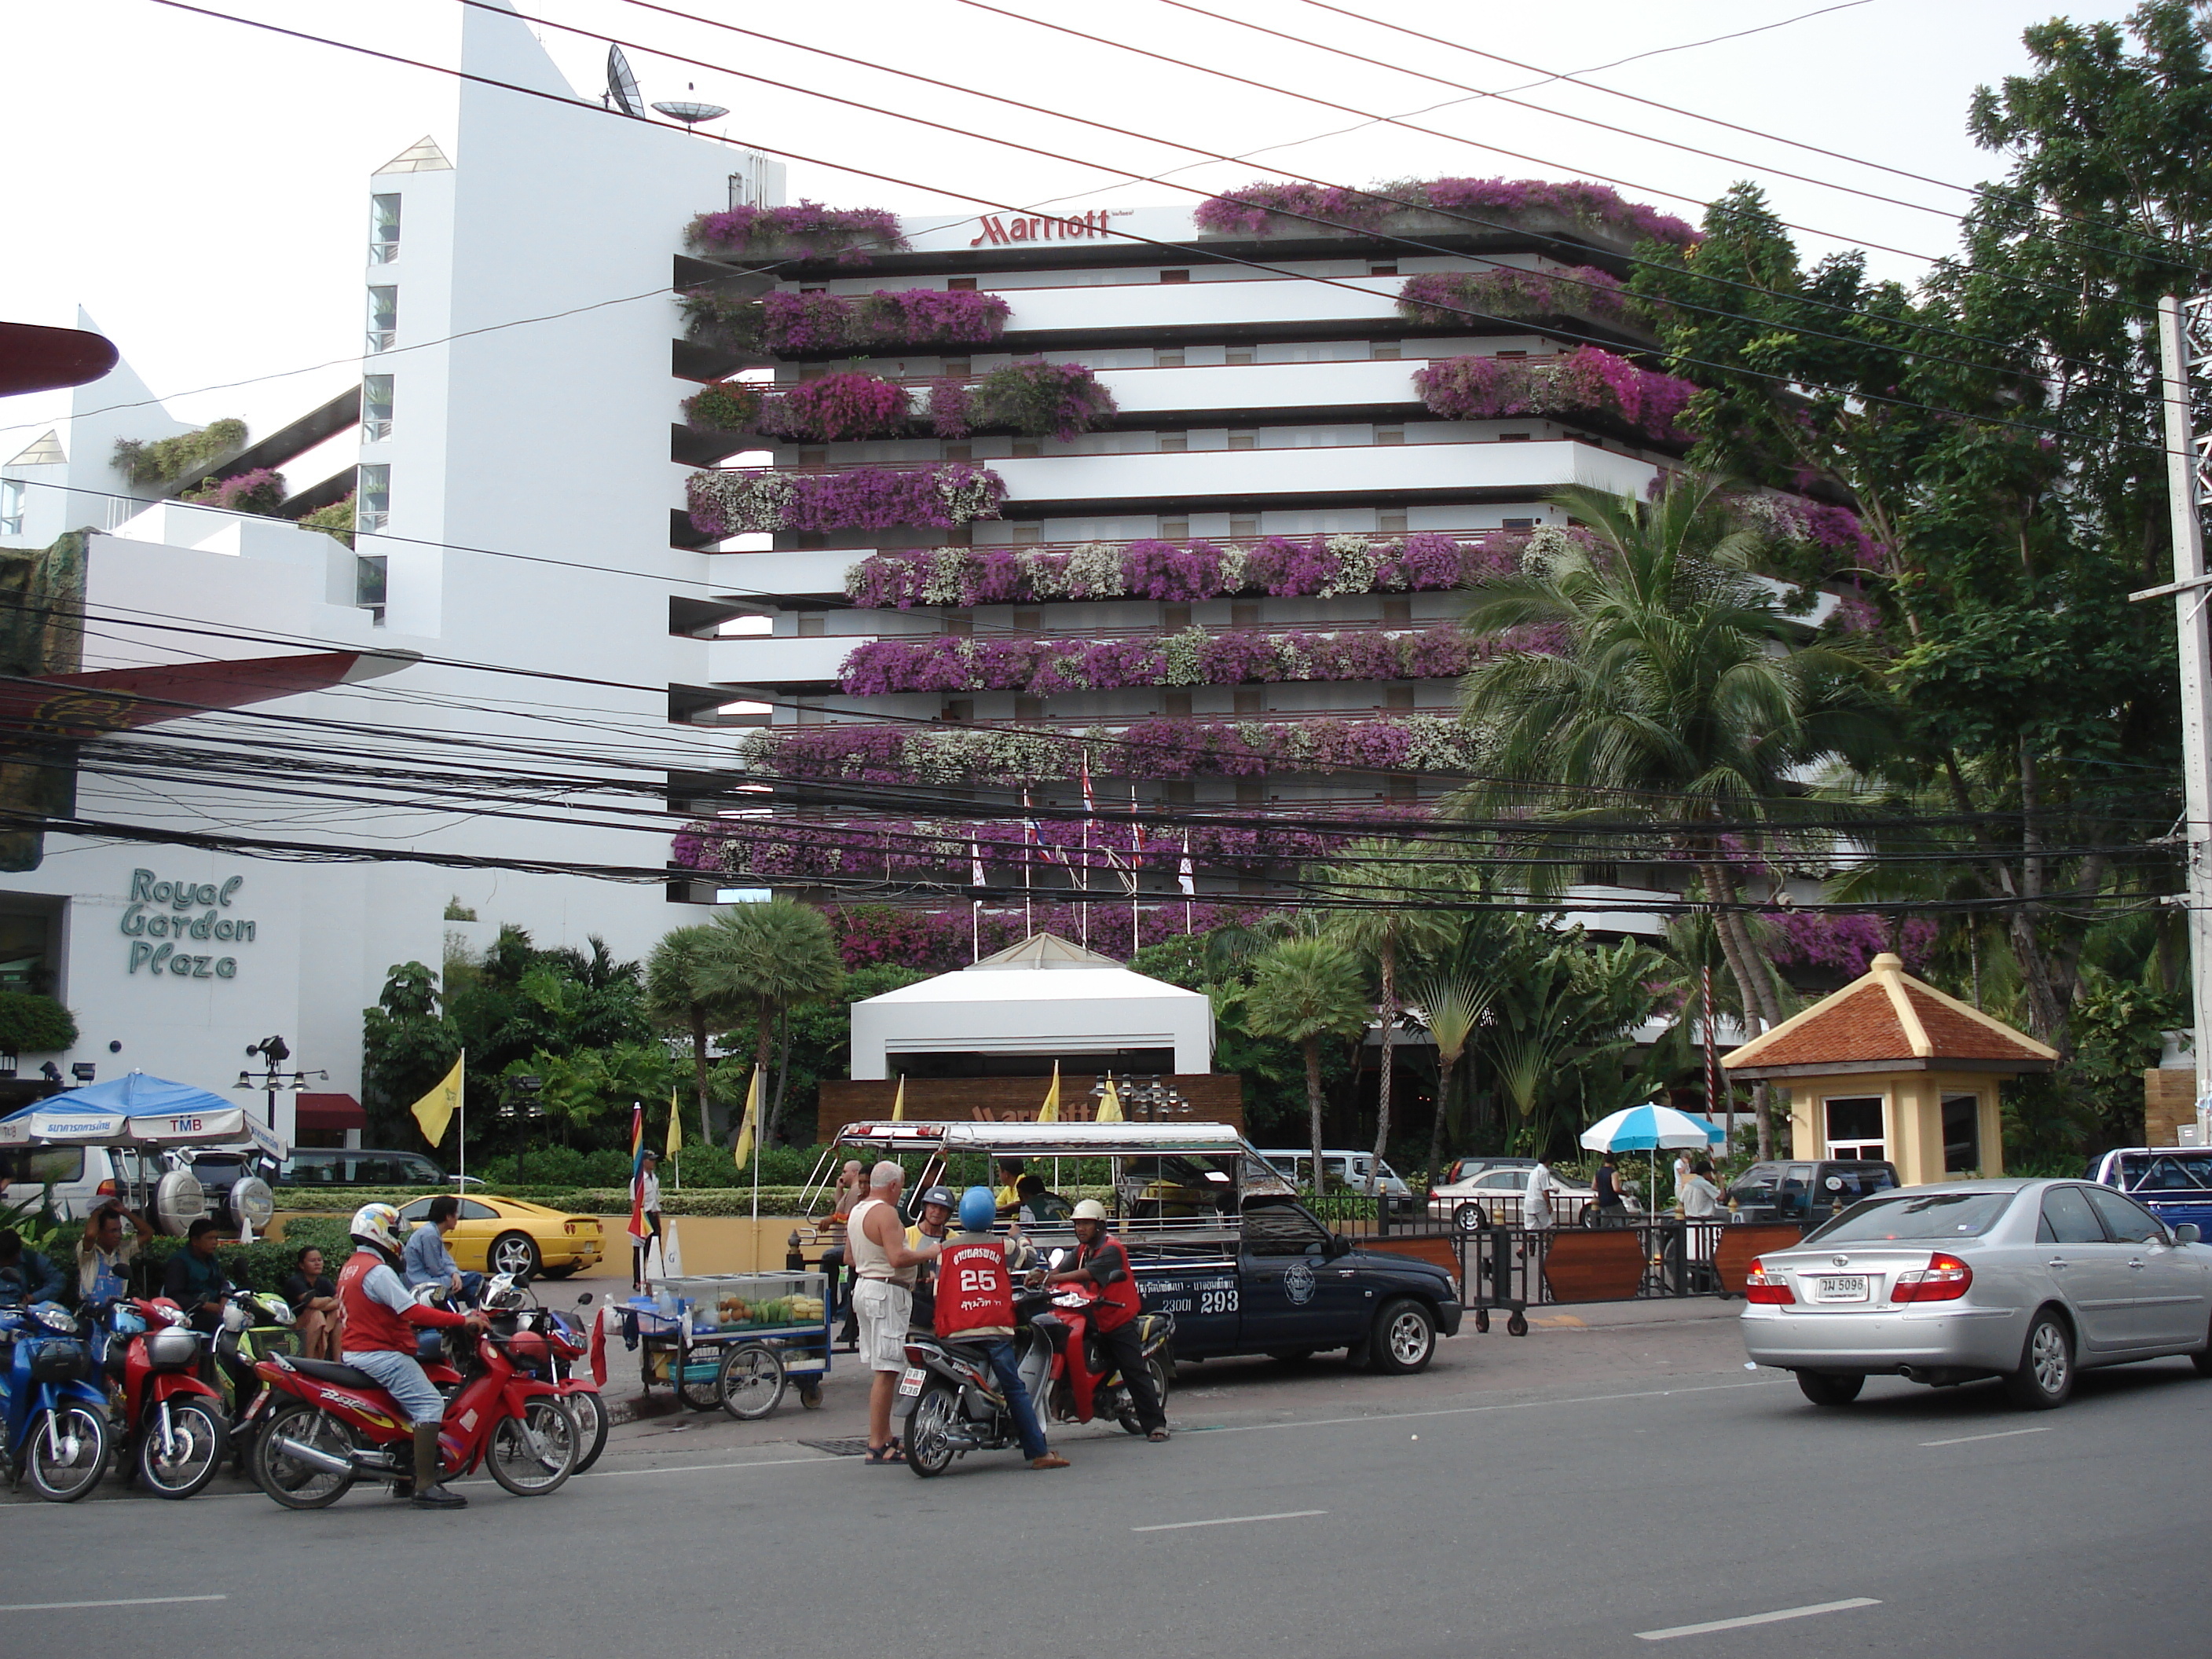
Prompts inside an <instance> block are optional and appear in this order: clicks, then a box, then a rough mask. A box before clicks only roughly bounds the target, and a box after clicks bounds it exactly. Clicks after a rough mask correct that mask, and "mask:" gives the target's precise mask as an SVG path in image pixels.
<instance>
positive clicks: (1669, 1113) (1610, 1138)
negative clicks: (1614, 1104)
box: [1583, 1104, 1728, 1152]
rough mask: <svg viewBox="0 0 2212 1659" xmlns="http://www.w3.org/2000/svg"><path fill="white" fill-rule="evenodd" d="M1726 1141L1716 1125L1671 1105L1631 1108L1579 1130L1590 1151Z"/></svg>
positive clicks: (1711, 1144)
mask: <svg viewBox="0 0 2212 1659" xmlns="http://www.w3.org/2000/svg"><path fill="white" fill-rule="evenodd" d="M1725 1139H1728V1133H1727V1131H1725V1130H1723V1128H1722V1127H1720V1125H1718V1124H1717V1123H1714V1122H1711V1121H1709V1120H1707V1119H1705V1118H1702V1117H1699V1116H1698V1115H1696V1114H1694V1113H1692V1112H1678V1111H1676V1110H1675V1109H1674V1108H1673V1107H1672V1106H1658V1105H1649V1104H1647V1105H1643V1106H1632V1107H1630V1108H1629V1109H1627V1110H1626V1111H1625V1112H1615V1113H1614V1114H1613V1115H1612V1116H1611V1117H1606V1118H1600V1119H1599V1120H1598V1121H1596V1122H1595V1123H1593V1124H1591V1125H1590V1127H1589V1128H1587V1129H1585V1130H1583V1146H1587V1147H1589V1150H1590V1151H1592V1152H1655V1151H1656V1150H1657V1149H1658V1148H1660V1147H1662V1146H1719V1145H1720V1143H1721V1142H1722V1141H1723V1140H1725Z"/></svg>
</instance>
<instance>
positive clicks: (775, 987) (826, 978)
mask: <svg viewBox="0 0 2212 1659" xmlns="http://www.w3.org/2000/svg"><path fill="white" fill-rule="evenodd" d="M706 931H707V932H708V933H710V934H713V935H714V939H713V940H712V942H711V945H710V946H709V948H708V950H707V951H706V952H705V954H704V956H703V957H702V961H701V963H700V979H701V983H702V987H704V988H705V989H707V990H708V992H709V993H710V994H714V995H716V996H718V997H720V998H722V999H724V1000H726V1001H727V1002H730V1003H733V1004H736V1005H737V1006H746V1005H750V1007H751V1009H752V1012H753V1014H754V1024H755V1028H756V1029H755V1033H754V1046H753V1066H754V1069H755V1073H756V1074H757V1076H759V1077H760V1078H761V1079H763V1085H762V1093H763V1098H765V1097H766V1094H767V1085H766V1081H765V1079H766V1078H767V1076H768V1063H769V1050H770V1048H772V1047H773V1046H774V1043H775V1024H776V1017H777V1016H778V1015H779V1014H781V1013H784V1012H788V1011H789V1010H790V1009H791V1008H792V1007H793V1006H794V1005H796V1004H799V1003H802V1002H815V1001H819V1000H823V999H825V998H828V997H831V996H834V995H836V993H837V991H838V989H839V988H840V987H842V986H843V984H844V983H845V964H844V963H843V962H842V960H841V959H840V958H839V957H838V954H837V936H836V934H835V933H832V932H831V931H830V929H829V920H828V918H826V917H825V916H823V914H822V913H821V912H820V911H819V910H817V909H816V908H813V906H811V905H808V904H801V903H799V902H797V901H796V900H794V899H787V898H775V899H770V900H769V901H768V902H766V903H763V904H740V905H737V906H735V907H733V908H731V909H728V910H725V911H724V912H722V914H721V915H718V916H716V917H715V918H714V921H712V922H710V923H708V927H707V929H706ZM767 1115H769V1114H767V1113H763V1117H766V1116H767ZM754 1127H755V1129H756V1131H757V1133H759V1135H760V1144H761V1145H762V1146H767V1145H769V1128H770V1126H769V1124H767V1123H765V1122H763V1123H760V1124H757V1125H755V1126H754Z"/></svg>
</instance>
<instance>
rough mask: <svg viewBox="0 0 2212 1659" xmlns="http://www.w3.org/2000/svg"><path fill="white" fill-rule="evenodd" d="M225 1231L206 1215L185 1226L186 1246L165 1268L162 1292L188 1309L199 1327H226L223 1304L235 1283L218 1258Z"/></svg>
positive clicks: (211, 1329)
mask: <svg viewBox="0 0 2212 1659" xmlns="http://www.w3.org/2000/svg"><path fill="white" fill-rule="evenodd" d="M221 1243H222V1228H221V1227H220V1226H218V1225H216V1222H215V1221H214V1220H213V1219H211V1218H209V1217H207V1216H202V1217H201V1218H199V1219H198V1220H197V1221H195V1222H194V1223H192V1225H191V1226H190V1227H189V1228H187V1229H186V1230H185V1248H184V1249H181V1250H179V1251H178V1252H177V1253H176V1254H175V1255H173V1256H171V1257H170V1258H169V1261H168V1265H167V1267H164V1268H162V1270H161V1294H162V1295H163V1296H165V1297H168V1298H169V1300H170V1301H172V1302H173V1303H175V1304H177V1305H178V1306H179V1308H182V1309H183V1310H185V1321H186V1322H188V1323H189V1324H190V1325H191V1328H193V1329H194V1330H196V1331H207V1332H210V1333H212V1332H216V1331H219V1330H221V1329H222V1310H223V1304H224V1303H225V1302H227V1301H228V1300H229V1297H230V1292H231V1289H232V1285H231V1282H230V1275H229V1274H228V1273H225V1272H224V1271H223V1270H222V1263H221V1262H219V1261H216V1259H215V1253H216V1246H217V1245H219V1244H221Z"/></svg>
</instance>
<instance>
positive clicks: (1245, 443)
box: [1229, 432, 1260, 449]
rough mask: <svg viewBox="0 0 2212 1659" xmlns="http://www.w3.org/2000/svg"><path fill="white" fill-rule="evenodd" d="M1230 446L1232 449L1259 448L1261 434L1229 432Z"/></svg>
mask: <svg viewBox="0 0 2212 1659" xmlns="http://www.w3.org/2000/svg"><path fill="white" fill-rule="evenodd" d="M1229 447H1231V449H1257V448H1258V447H1260V435H1259V434H1258V433H1256V432H1232V433H1231V434H1230V435H1229Z"/></svg>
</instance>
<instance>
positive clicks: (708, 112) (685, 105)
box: [653, 81, 729, 128]
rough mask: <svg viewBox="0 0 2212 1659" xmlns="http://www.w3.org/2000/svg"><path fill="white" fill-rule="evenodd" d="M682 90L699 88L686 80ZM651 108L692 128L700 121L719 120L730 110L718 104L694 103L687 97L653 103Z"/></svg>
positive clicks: (693, 90)
mask: <svg viewBox="0 0 2212 1659" xmlns="http://www.w3.org/2000/svg"><path fill="white" fill-rule="evenodd" d="M698 90H699V88H697V86H696V85H695V84H694V83H692V82H689V81H686V82H684V91H686V92H696V91H698ZM653 108H655V109H657V110H659V112H661V113H662V114H663V115H665V116H666V117H667V118H669V119H670V120H671V121H681V122H683V123H684V125H685V126H687V127H692V128H696V127H697V126H698V125H699V123H700V122H702V121H715V120H720V118H722V117H723V116H725V115H727V114H728V113H729V111H727V110H726V109H724V108H723V107H722V106H720V104H701V103H695V102H693V101H692V100H690V99H688V98H673V99H671V100H669V101H668V102H666V103H665V104H655V105H654V106H653Z"/></svg>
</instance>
